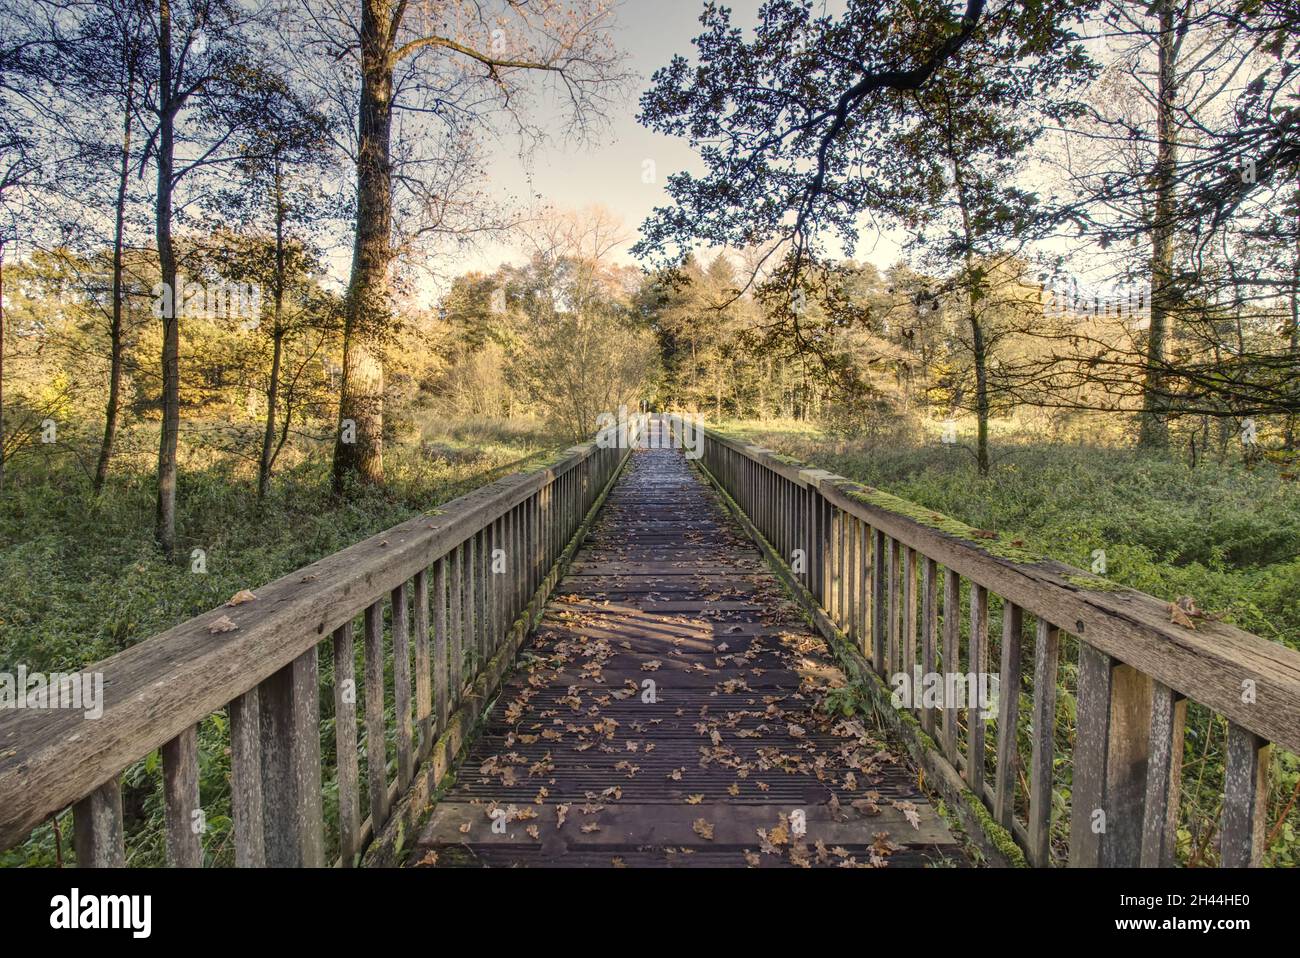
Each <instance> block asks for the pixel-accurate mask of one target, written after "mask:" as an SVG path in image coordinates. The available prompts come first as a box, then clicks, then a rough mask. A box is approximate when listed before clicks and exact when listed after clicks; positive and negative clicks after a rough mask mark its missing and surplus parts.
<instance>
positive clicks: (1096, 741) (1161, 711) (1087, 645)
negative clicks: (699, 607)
mask: <svg viewBox="0 0 1300 958" xmlns="http://www.w3.org/2000/svg"><path fill="white" fill-rule="evenodd" d="M703 433H704V442H703V445H704V451H703V459H702V462H703V464H704V466H705V468H706V470H707V471H708V473H709V474H710V475H711V477H712V478H713V480H714V481H715V482H716V483H717V484H718V485H719V486H720V487H721V488H722V489H723V490H724V491H725V492H726V493H727V494H728V495H729V496H730V498H731V499H732V500H733V501H734V503H735V504H736V505H737V506H738V507H739V509H740V510H741V511H742V512H743V514H744V517H745V518H747V520H748V522H749V523H750V524H752V527H753V528H752V529H751V531H757V533H759V534H760V535H761V537H762V539H763V540H764V545H765V546H766V547H767V549H768V550H769V551H770V552H771V553H773V554H774V557H775V558H777V559H779V560H780V561H781V562H783V563H785V565H786V567H787V568H786V569H785V572H786V573H787V575H788V577H790V578H792V580H793V581H794V582H797V584H798V585H801V586H803V587H804V589H806V595H807V596H808V597H810V598H811V599H812V600H813V602H814V603H815V609H814V612H815V615H814V618H816V619H818V621H819V624H820V625H821V626H823V631H826V632H829V633H831V634H832V635H833V637H835V638H836V639H837V640H839V641H840V642H841V643H843V644H845V645H847V646H851V647H852V648H855V649H856V650H857V651H858V652H859V653H860V654H861V657H862V659H863V660H865V663H869V666H868V667H869V668H870V669H871V670H872V671H874V672H875V673H876V674H878V675H879V676H880V677H882V678H883V679H885V680H886V682H891V681H896V677H897V676H898V675H899V674H900V673H907V674H908V675H909V676H915V675H916V674H917V673H918V671H919V674H920V675H921V676H923V677H924V676H927V675H935V674H952V673H958V674H962V675H965V676H971V675H973V674H978V673H988V672H989V669H990V663H993V665H994V667H995V668H996V669H997V674H998V675H1000V677H1001V683H1000V684H1001V691H1002V694H1001V695H1000V696H999V701H998V703H997V712H996V718H995V719H993V720H991V721H986V720H984V719H982V718H981V717H980V715H979V710H978V709H957V708H953V707H947V708H943V707H935V706H934V703H933V700H932V701H931V702H928V703H927V702H926V701H924V700H922V702H921V703H920V704H919V705H917V703H916V701H915V699H914V700H913V702H912V705H913V706H914V707H912V708H911V709H908V710H907V711H909V712H910V714H911V715H912V716H913V718H914V719H915V721H914V722H912V723H911V724H912V725H913V726H916V725H918V724H919V732H920V734H919V735H917V736H916V738H917V739H918V740H920V741H922V742H923V743H924V745H925V749H926V751H927V752H929V753H938V755H937V756H936V757H937V759H938V762H939V763H940V764H941V765H942V766H943V768H944V769H946V773H947V774H949V775H950V776H951V777H952V778H954V779H956V780H957V781H958V782H959V783H962V784H964V786H965V788H966V789H968V790H969V792H970V793H973V795H974V796H978V799H979V800H982V801H983V802H984V804H985V807H986V810H987V813H991V816H992V818H993V820H995V822H996V823H997V824H999V825H1001V826H1002V827H1003V828H1004V829H1005V830H1006V832H1005V833H1004V834H1007V833H1009V834H1011V835H1013V836H1014V838H1015V840H1016V843H1017V844H1018V845H1019V846H1020V848H1021V849H1023V852H1024V854H1025V857H1026V858H1027V860H1028V862H1029V863H1031V864H1034V865H1048V864H1051V863H1053V861H1059V860H1062V859H1064V860H1067V861H1068V862H1069V864H1071V865H1092V866H1096V865H1106V866H1112V865H1115V866H1122V865H1142V866H1164V865H1171V864H1174V863H1175V829H1176V825H1177V816H1178V809H1179V795H1180V788H1181V785H1182V782H1181V772H1182V759H1183V751H1184V729H1185V726H1186V720H1187V709H1188V704H1189V702H1191V703H1198V704H1199V705H1200V706H1203V707H1205V708H1206V709H1209V710H1211V711H1212V712H1213V713H1215V714H1217V715H1219V716H1222V717H1224V718H1226V720H1227V736H1226V746H1225V747H1226V756H1225V766H1226V770H1225V773H1224V778H1223V787H1222V815H1221V822H1220V828H1219V845H1220V851H1221V856H1220V861H1221V862H1222V864H1223V865H1226V866H1248V865H1256V864H1259V862H1260V858H1261V855H1262V854H1263V852H1264V844H1265V840H1264V839H1265V831H1264V829H1265V820H1266V804H1267V797H1268V772H1269V766H1270V755H1269V749H1270V743H1276V744H1277V745H1278V746H1279V747H1281V748H1284V749H1287V750H1289V751H1291V752H1297V751H1300V654H1298V653H1296V652H1294V651H1292V650H1290V649H1288V648H1286V647H1284V646H1282V645H1279V644H1277V643H1273V642H1269V641H1266V640H1264V639H1261V638H1259V637H1257V636H1254V635H1251V634H1249V633H1246V632H1243V631H1241V630H1240V629H1237V628H1234V627H1232V626H1229V625H1226V624H1223V623H1221V622H1215V621H1212V620H1209V619H1201V620H1200V621H1196V622H1195V623H1194V627H1192V628H1189V627H1187V626H1186V625H1179V624H1175V623H1174V622H1173V621H1172V619H1174V618H1175V617H1177V614H1176V613H1175V612H1174V610H1173V609H1171V607H1170V605H1169V604H1168V603H1166V602H1163V601H1161V600H1158V599H1156V598H1154V597H1152V596H1149V595H1146V594H1144V593H1141V592H1137V591H1134V590H1132V589H1126V588H1120V587H1118V586H1115V585H1113V584H1111V583H1109V582H1107V581H1105V580H1103V579H1099V578H1097V577H1095V576H1092V575H1090V574H1088V573H1085V572H1082V571H1081V570H1079V569H1075V568H1071V567H1070V566H1067V565H1064V564H1062V563H1059V562H1054V561H1050V560H1036V559H1035V558H1034V557H1032V556H1029V555H1027V554H1021V553H1022V552H1023V550H1020V549H1017V548H1016V544H1015V543H1011V544H1007V543H1005V542H1003V541H1001V540H998V539H996V538H995V537H994V535H995V534H993V533H990V532H984V531H981V530H973V529H968V528H965V527H962V526H961V525H960V524H958V523H954V522H952V521H951V520H948V519H946V518H945V517H942V516H939V515H937V514H933V513H932V512H931V511H930V510H926V509H922V508H920V507H915V506H912V505H911V504H909V503H905V502H903V501H902V500H896V499H893V498H892V497H889V496H886V495H883V494H881V493H879V492H878V491H876V490H873V489H869V488H867V487H865V486H862V485H860V484H858V483H855V482H851V481H849V480H847V479H844V478H842V477H840V476H836V475H833V474H831V473H829V472H826V471H823V470H818V469H811V468H807V467H806V466H804V465H802V464H800V463H797V462H794V461H793V460H790V459H788V458H785V457H782V456H778V455H776V454H774V453H773V452H771V451H770V450H766V449H762V448H759V447H757V446H753V445H750V444H747V443H744V442H740V441H737V440H736V439H733V438H730V437H728V436H726V435H723V434H721V433H719V432H716V431H714V430H703ZM918 600H919V614H918ZM991 617H993V618H994V621H995V622H996V621H997V620H1000V623H1001V629H1000V638H999V635H998V632H997V631H996V630H995V631H994V633H993V635H992V636H990V619H991ZM1027 633H1028V635H1032V646H1031V645H1030V643H1028V642H1027V641H1026V638H1027ZM991 639H992V642H991ZM1075 641H1077V650H1078V659H1077V679H1076V688H1075V695H1076V699H1077V708H1076V716H1075V720H1074V723H1073V728H1068V727H1067V728H1062V727H1061V724H1062V723H1061V721H1060V720H1058V708H1057V690H1058V678H1059V676H1058V669H1059V668H1060V667H1061V666H1062V664H1063V662H1062V650H1063V648H1065V647H1067V643H1069V647H1072V646H1073V644H1074V642H1075ZM994 644H996V649H994V648H993V645H994ZM993 653H996V658H995V657H994V654H993ZM855 654H856V653H855ZM873 683H874V680H873ZM963 713H964V717H965V722H964V723H963V722H960V721H959V719H960V718H961V717H962V716H963ZM1071 733H1072V749H1071V751H1070V752H1069V753H1068V754H1058V751H1057V750H1058V743H1061V742H1067V743H1068V742H1070V741H1071ZM1026 741H1027V742H1028V745H1027V747H1026V745H1025V743H1026ZM1022 750H1023V751H1024V752H1025V753H1026V754H1025V755H1022V754H1021V753H1022ZM1062 751H1064V749H1062ZM1026 759H1027V764H1028V766H1029V767H1028V775H1027V778H1026V777H1024V772H1025V769H1024V768H1023V765H1024V764H1026ZM1063 763H1068V764H1069V765H1070V766H1071V772H1072V777H1071V780H1070V784H1069V812H1068V814H1069V819H1068V820H1069V831H1068V838H1067V837H1066V836H1064V835H1060V834H1058V835H1057V836H1056V838H1055V840H1054V838H1053V833H1052V809H1053V801H1054V799H1053V789H1054V784H1053V782H1054V770H1055V774H1057V775H1058V776H1059V774H1060V771H1061V770H1060V769H1059V768H1058V765H1059V764H1063ZM958 775H960V778H957V776H958Z"/></svg>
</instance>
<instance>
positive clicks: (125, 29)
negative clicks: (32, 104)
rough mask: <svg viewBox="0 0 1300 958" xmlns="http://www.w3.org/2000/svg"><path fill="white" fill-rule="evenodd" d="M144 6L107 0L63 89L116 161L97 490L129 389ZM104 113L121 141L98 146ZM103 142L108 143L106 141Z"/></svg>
mask: <svg viewBox="0 0 1300 958" xmlns="http://www.w3.org/2000/svg"><path fill="white" fill-rule="evenodd" d="M144 12H145V11H144V8H143V7H142V6H141V5H140V4H139V3H137V2H135V0H118V2H114V3H109V4H104V5H101V6H100V7H98V8H96V9H95V11H94V12H93V13H92V14H91V15H90V17H89V18H88V19H87V20H86V22H85V23H84V24H82V25H81V26H80V29H79V30H78V33H77V35H76V36H75V37H74V38H72V39H70V41H69V47H70V49H69V55H68V56H67V57H66V59H65V70H64V74H63V78H62V83H61V89H62V91H63V94H64V97H65V98H67V99H69V100H70V99H72V98H74V97H76V98H81V99H83V101H84V102H85V103H88V104H92V105H93V107H92V109H93V110H94V113H95V119H94V120H93V121H92V126H91V130H90V131H89V132H87V133H86V134H79V135H80V136H84V137H85V139H86V140H87V141H89V142H87V143H86V145H85V147H84V149H85V151H86V153H87V154H88V155H89V156H90V157H91V158H92V161H99V160H101V158H100V157H98V156H97V154H100V153H107V154H110V155H106V156H103V157H102V161H103V162H105V163H111V164H112V165H113V166H115V167H116V169H115V171H114V177H113V179H114V181H115V189H114V193H113V199H112V209H113V241H112V265H111V279H110V291H109V305H108V317H107V319H108V334H109V357H108V394H107V398H106V399H105V402H104V431H103V439H102V440H101V442H100V448H99V457H98V460H97V461H96V464H95V476H94V479H93V485H94V489H95V492H96V494H98V493H100V492H101V491H102V490H103V488H104V483H105V481H106V480H107V478H108V470H109V464H110V463H111V461H112V458H113V447H114V443H115V441H116V438H117V429H118V415H119V409H120V406H121V393H122V374H123V369H122V363H123V355H124V333H125V322H126V316H125V312H126V299H127V290H126V283H125V281H124V274H125V269H124V254H125V249H126V244H127V207H128V204H129V200H130V182H131V173H132V170H133V169H134V168H135V167H136V165H137V163H138V156H137V154H138V145H137V142H136V133H137V126H138V119H137V114H138V111H139V110H140V108H141V106H142V103H141V90H142V88H143V86H144V79H145V77H146V75H147V72H148V71H149V70H150V68H151V67H152V66H153V64H152V63H151V62H150V60H149V58H148V53H149V51H148V47H147V41H146V36H145V31H146V29H147V22H146V18H145V16H144ZM100 116H109V117H114V118H116V120H117V123H118V131H117V132H118V139H117V143H116V144H114V145H113V146H112V147H108V146H105V147H102V148H101V147H98V146H97V144H96V141H97V140H100V138H101V136H102V134H103V129H102V127H101V124H100V123H99V122H98V118H99V117H100ZM101 142H102V141H101Z"/></svg>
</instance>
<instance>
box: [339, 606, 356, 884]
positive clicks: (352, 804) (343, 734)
mask: <svg viewBox="0 0 1300 958" xmlns="http://www.w3.org/2000/svg"><path fill="white" fill-rule="evenodd" d="M355 654H356V653H355V650H354V648H353V641H352V623H351V622H345V623H343V625H341V626H339V627H338V628H337V629H335V630H334V753H335V757H336V759H337V761H338V771H337V778H338V789H339V859H340V860H341V861H342V862H343V866H344V867H345V868H351V867H352V866H353V865H354V864H355V863H356V856H357V852H359V851H360V850H361V772H360V769H359V767H358V766H359V761H358V757H357V679H356V659H355Z"/></svg>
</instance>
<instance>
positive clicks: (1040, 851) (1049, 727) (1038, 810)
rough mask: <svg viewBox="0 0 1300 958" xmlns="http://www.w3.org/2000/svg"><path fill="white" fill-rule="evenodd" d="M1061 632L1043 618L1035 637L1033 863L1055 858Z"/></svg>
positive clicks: (1031, 779) (1040, 864) (1041, 864)
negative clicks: (1054, 775) (1054, 787)
mask: <svg viewBox="0 0 1300 958" xmlns="http://www.w3.org/2000/svg"><path fill="white" fill-rule="evenodd" d="M1060 648H1061V633H1060V632H1059V631H1058V630H1057V628H1056V627H1055V626H1053V625H1051V624H1049V623H1047V622H1044V621H1043V620H1042V619H1039V620H1038V633H1037V636H1036V637H1035V639H1034V714H1033V730H1032V731H1033V751H1032V755H1031V758H1030V772H1029V848H1028V849H1027V851H1028V855H1029V862H1030V864H1032V865H1036V866H1038V867H1040V868H1044V867H1046V866H1047V865H1049V864H1051V860H1052V771H1053V767H1054V765H1055V760H1056V668H1057V658H1058V657H1059V655H1060Z"/></svg>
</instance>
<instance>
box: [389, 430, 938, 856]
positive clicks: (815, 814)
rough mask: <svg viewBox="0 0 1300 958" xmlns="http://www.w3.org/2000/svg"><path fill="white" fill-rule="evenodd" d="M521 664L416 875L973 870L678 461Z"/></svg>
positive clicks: (598, 533) (655, 463)
mask: <svg viewBox="0 0 1300 958" xmlns="http://www.w3.org/2000/svg"><path fill="white" fill-rule="evenodd" d="M521 665H522V667H521V668H520V669H519V670H518V671H517V672H516V674H515V675H514V676H513V677H512V678H511V679H510V680H509V681H508V682H507V683H506V686H505V687H504V689H503V690H502V693H501V695H500V697H499V698H498V700H497V702H496V704H495V706H494V708H493V711H492V713H491V715H490V717H489V720H488V723H487V726H486V727H485V729H484V732H483V735H482V737H481V738H480V739H479V740H478V741H477V742H476V743H475V745H474V747H473V748H472V751H471V754H470V755H469V757H468V758H467V760H466V761H465V762H464V763H463V764H462V765H461V767H460V768H459V770H458V773H457V780H456V783H455V785H454V787H453V788H452V789H451V790H450V791H449V793H448V794H447V795H445V796H444V798H443V800H442V801H441V802H439V803H438V805H437V806H435V808H434V810H433V812H432V814H431V815H430V817H429V819H428V820H427V822H426V823H425V826H424V827H423V828H422V830H421V832H420V834H419V838H418V840H417V843H416V846H415V847H414V849H413V851H412V853H411V856H410V859H409V860H410V862H411V863H412V864H423V865H437V866H442V867H445V866H498V867H499V866H508V865H559V866H573V865H584V866H610V865H613V866H619V865H626V866H664V865H676V866H682V865H697V866H698V865H710V866H733V867H745V866H758V867H773V866H777V865H787V866H788V865H801V864H810V865H813V866H817V865H827V866H838V865H845V864H852V865H876V866H881V865H889V866H896V865H925V864H962V863H964V860H963V858H962V855H961V852H960V851H959V847H958V846H957V845H956V844H955V842H954V839H953V837H952V835H951V834H950V833H949V831H948V829H947V827H946V826H945V825H944V823H943V821H942V819H941V818H940V817H939V816H938V815H937V814H936V813H935V811H934V809H933V808H932V807H931V805H930V804H929V801H928V800H927V798H926V797H925V795H924V793H922V792H920V791H919V789H918V787H917V775H916V772H915V771H914V770H913V769H912V768H910V767H909V766H908V765H907V764H906V763H905V762H904V761H903V760H901V759H897V758H896V757H895V756H894V755H893V754H891V753H890V751H889V750H888V749H887V748H886V747H885V745H884V743H883V741H882V740H881V739H880V738H879V737H878V736H877V735H875V734H873V733H871V732H869V731H868V729H867V728H866V727H864V724H863V722H862V721H861V720H858V719H853V720H846V719H844V718H843V717H841V716H838V715H836V716H831V715H829V714H828V713H827V711H825V710H824V709H822V708H821V707H820V705H821V703H822V700H823V698H824V695H825V691H826V690H827V689H828V688H829V687H832V686H834V685H836V684H838V683H840V682H841V681H842V676H841V674H840V672H839V671H838V669H837V668H836V667H835V666H834V665H833V664H832V662H831V659H830V657H829V654H828V652H827V650H826V647H825V645H824V643H823V641H822V639H821V638H820V637H819V636H817V635H816V634H815V633H814V632H812V631H811V629H810V628H809V627H808V626H807V625H806V624H805V623H804V621H803V620H802V618H801V617H800V616H799V615H798V613H797V612H796V607H795V606H794V604H793V603H792V602H791V601H790V600H789V599H788V597H787V596H786V595H785V594H784V593H783V592H782V590H781V588H780V586H779V584H778V582H777V580H776V578H775V577H774V576H773V575H772V574H771V573H770V572H769V571H768V570H767V569H766V568H765V566H764V565H763V563H762V560H761V558H760V556H759V553H758V551H757V549H756V548H755V546H754V544H753V543H752V542H751V541H750V540H749V539H747V538H746V537H744V535H743V534H742V533H741V532H740V530H739V529H738V528H737V527H736V526H734V524H733V523H732V522H731V520H730V517H729V516H728V515H727V514H726V512H725V510H724V509H723V507H722V505H721V503H720V502H719V501H718V499H717V498H716V496H715V495H714V493H713V492H712V490H711V489H710V488H709V487H708V486H707V485H706V484H705V483H703V482H702V481H701V479H700V478H699V477H698V475H697V474H696V473H695V472H694V470H693V469H691V467H690V466H689V464H688V463H687V462H686V460H685V459H684V457H683V455H682V454H681V452H680V451H676V450H669V449H648V450H638V451H637V452H635V453H634V454H633V458H632V461H631V462H630V463H629V464H628V467H627V471H626V472H625V473H624V474H623V476H622V478H621V479H620V481H619V483H618V485H617V486H616V487H615V488H614V489H613V490H612V491H611V493H610V496H609V499H608V501H607V502H606V504H605V507H604V511H603V512H602V514H601V515H600V517H599V518H598V520H597V522H596V524H595V526H594V528H593V530H592V533H591V535H590V536H589V538H588V541H587V543H586V544H585V546H584V548H582V550H581V551H580V552H579V553H578V555H577V556H576V558H575V562H574V564H573V566H572V568H571V569H570V571H569V574H568V576H567V577H566V578H565V579H564V581H563V582H562V583H561V585H560V586H559V588H558V589H557V592H556V595H555V596H554V598H553V599H552V601H551V602H550V604H549V605H548V607H547V609H546V614H545V617H544V619H543V621H542V623H541V625H540V626H539V627H538V629H537V631H536V633H535V635H534V636H533V638H532V639H531V640H530V641H529V643H528V645H526V646H525V648H524V651H523V653H522V660H521ZM648 682H650V683H653V686H650V685H648V684H647V683H648ZM651 689H653V695H651V694H650V691H651ZM800 813H801V814H800ZM801 818H802V821H803V822H804V823H806V832H805V833H804V834H802V835H799V834H796V833H795V832H796V831H797V829H798V824H799V822H800V819H801ZM494 823H495V824H496V830H494ZM760 832H762V834H760ZM764 836H766V837H764Z"/></svg>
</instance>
